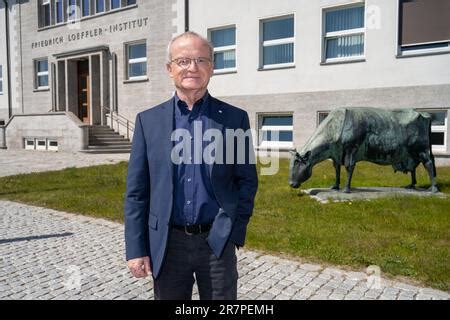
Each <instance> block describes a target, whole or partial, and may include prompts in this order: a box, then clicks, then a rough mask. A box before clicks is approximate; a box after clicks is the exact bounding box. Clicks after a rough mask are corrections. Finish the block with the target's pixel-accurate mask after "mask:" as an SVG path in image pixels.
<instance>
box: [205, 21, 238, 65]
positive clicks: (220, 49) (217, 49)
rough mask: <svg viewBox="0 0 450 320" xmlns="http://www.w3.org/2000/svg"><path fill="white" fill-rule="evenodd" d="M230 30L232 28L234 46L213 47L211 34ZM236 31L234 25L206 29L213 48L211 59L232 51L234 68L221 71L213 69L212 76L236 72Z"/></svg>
mask: <svg viewBox="0 0 450 320" xmlns="http://www.w3.org/2000/svg"><path fill="white" fill-rule="evenodd" d="M231 28H234V45H227V46H221V47H215V46H214V44H213V43H212V33H213V32H214V31H219V30H226V29H231ZM236 30H237V28H236V25H235V24H230V25H225V26H220V27H213V28H209V29H208V40H209V42H210V43H211V45H212V46H213V57H214V56H215V54H216V53H222V52H228V51H234V64H235V66H234V67H232V68H223V69H215V68H214V74H222V73H232V72H237V44H236V43H237V32H236ZM214 60H215V59H214ZM213 63H214V61H213Z"/></svg>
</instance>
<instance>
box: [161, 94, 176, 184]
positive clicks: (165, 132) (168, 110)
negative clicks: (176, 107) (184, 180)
mask: <svg viewBox="0 0 450 320" xmlns="http://www.w3.org/2000/svg"><path fill="white" fill-rule="evenodd" d="M173 104H174V98H172V99H170V100H169V101H167V102H166V103H165V104H164V106H163V107H162V111H161V112H162V115H161V122H160V124H161V127H160V128H161V137H162V139H161V152H162V154H163V155H164V157H165V158H166V161H165V162H166V163H167V165H168V169H169V176H170V181H172V178H173V163H172V158H171V153H172V148H173V141H172V140H171V135H172V132H173V121H174V120H173V119H174V115H173Z"/></svg>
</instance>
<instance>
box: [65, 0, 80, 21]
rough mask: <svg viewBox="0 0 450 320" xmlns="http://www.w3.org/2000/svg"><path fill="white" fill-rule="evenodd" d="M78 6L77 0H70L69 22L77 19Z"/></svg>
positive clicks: (68, 9) (68, 6)
mask: <svg viewBox="0 0 450 320" xmlns="http://www.w3.org/2000/svg"><path fill="white" fill-rule="evenodd" d="M77 13H78V6H77V0H68V2H67V20H69V21H73V20H76V19H77Z"/></svg>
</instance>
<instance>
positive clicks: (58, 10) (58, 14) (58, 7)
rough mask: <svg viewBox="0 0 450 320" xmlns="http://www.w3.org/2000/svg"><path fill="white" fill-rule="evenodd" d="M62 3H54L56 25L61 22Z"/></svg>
mask: <svg viewBox="0 0 450 320" xmlns="http://www.w3.org/2000/svg"><path fill="white" fill-rule="evenodd" d="M63 20H64V15H63V3H62V0H60V1H57V2H56V23H60V22H63Z"/></svg>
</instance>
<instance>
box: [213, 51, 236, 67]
mask: <svg viewBox="0 0 450 320" xmlns="http://www.w3.org/2000/svg"><path fill="white" fill-rule="evenodd" d="M235 67H236V55H235V51H234V50H229V51H224V52H217V53H215V54H214V69H225V68H235Z"/></svg>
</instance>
